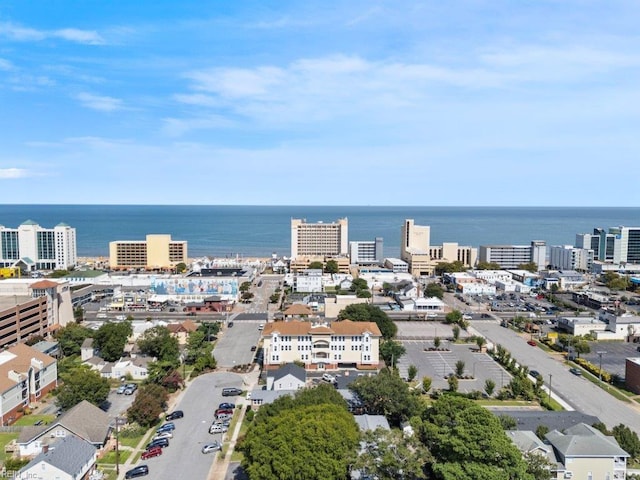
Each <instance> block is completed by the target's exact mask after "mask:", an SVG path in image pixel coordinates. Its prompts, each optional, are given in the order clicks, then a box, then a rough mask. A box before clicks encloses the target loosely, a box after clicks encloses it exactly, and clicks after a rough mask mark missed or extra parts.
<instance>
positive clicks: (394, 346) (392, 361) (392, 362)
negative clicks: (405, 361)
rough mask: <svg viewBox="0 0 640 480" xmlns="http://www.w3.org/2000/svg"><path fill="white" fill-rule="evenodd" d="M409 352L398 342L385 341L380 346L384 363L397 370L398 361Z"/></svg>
mask: <svg viewBox="0 0 640 480" xmlns="http://www.w3.org/2000/svg"><path fill="white" fill-rule="evenodd" d="M406 352H407V349H406V348H404V345H402V343H400V342H397V341H396V340H383V341H382V343H381V344H380V356H381V357H382V359H383V360H384V363H386V364H387V365H389V366H391V367H393V368H395V366H396V364H397V363H398V359H399V358H400V357H401V356H403V355H404V354H405V353H406Z"/></svg>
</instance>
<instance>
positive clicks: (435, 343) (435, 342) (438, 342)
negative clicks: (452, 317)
mask: <svg viewBox="0 0 640 480" xmlns="http://www.w3.org/2000/svg"><path fill="white" fill-rule="evenodd" d="M441 344H442V340H441V339H440V337H434V338H433V346H434V347H435V348H440V345H441Z"/></svg>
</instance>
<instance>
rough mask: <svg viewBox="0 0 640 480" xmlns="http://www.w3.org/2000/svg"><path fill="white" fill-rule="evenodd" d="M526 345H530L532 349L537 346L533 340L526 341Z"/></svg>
mask: <svg viewBox="0 0 640 480" xmlns="http://www.w3.org/2000/svg"><path fill="white" fill-rule="evenodd" d="M527 344H528V345H531V346H532V347H535V346H537V345H538V344H537V343H536V341H535V340H527Z"/></svg>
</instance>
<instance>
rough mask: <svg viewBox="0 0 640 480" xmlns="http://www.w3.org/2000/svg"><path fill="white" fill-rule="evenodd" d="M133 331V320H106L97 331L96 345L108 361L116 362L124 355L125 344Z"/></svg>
mask: <svg viewBox="0 0 640 480" xmlns="http://www.w3.org/2000/svg"><path fill="white" fill-rule="evenodd" d="M132 333H133V328H132V327H131V322H117V323H116V322H106V323H103V324H102V326H101V327H100V328H99V329H98V330H97V331H96V333H95V336H94V347H95V348H96V349H97V350H98V351H99V352H100V356H101V357H102V358H104V359H105V360H106V361H107V362H115V361H116V360H118V359H120V357H122V354H123V352H124V346H125V345H126V344H127V340H128V338H129V337H130V336H131V334H132Z"/></svg>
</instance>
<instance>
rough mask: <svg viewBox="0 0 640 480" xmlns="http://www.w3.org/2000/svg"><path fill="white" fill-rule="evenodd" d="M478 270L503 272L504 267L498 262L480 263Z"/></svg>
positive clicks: (477, 266)
mask: <svg viewBox="0 0 640 480" xmlns="http://www.w3.org/2000/svg"><path fill="white" fill-rule="evenodd" d="M476 270H502V267H501V266H500V264H499V263H496V262H485V261H479V262H478V264H477V265H476Z"/></svg>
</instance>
